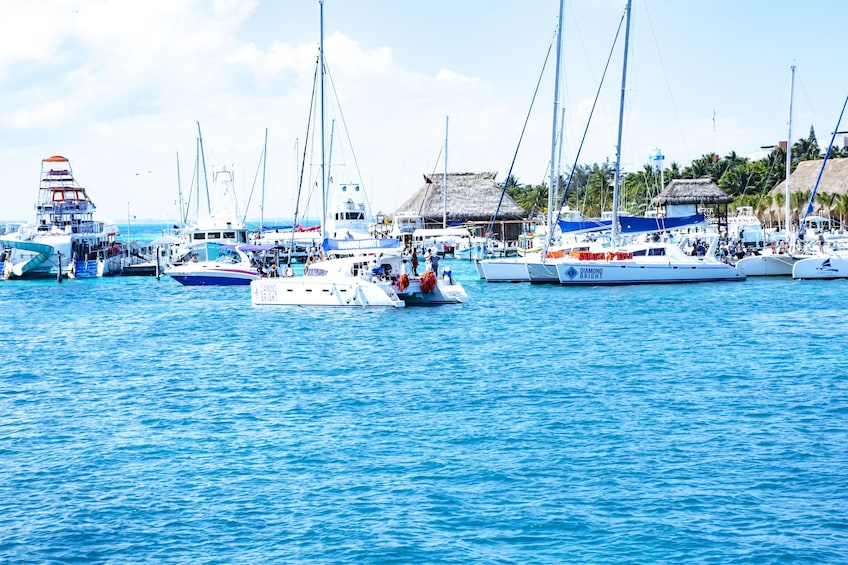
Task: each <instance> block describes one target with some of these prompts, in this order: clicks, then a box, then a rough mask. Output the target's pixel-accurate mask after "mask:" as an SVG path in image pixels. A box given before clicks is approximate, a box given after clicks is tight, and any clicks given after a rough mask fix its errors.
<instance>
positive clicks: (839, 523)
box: [0, 261, 848, 564]
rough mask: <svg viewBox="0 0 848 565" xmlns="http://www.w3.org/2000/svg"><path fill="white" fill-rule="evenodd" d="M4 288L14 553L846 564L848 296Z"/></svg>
mask: <svg viewBox="0 0 848 565" xmlns="http://www.w3.org/2000/svg"><path fill="white" fill-rule="evenodd" d="M450 264H451V266H452V268H453V272H454V277H455V278H457V279H459V280H460V281H461V282H462V283H463V285H464V286H465V288H466V290H467V291H468V294H469V296H470V297H471V302H469V303H468V304H464V305H460V306H449V307H448V306H446V307H438V308H421V309H415V308H407V309H400V310H382V309H381V310H375V311H372V310H361V309H352V310H348V309H320V308H319V309H313V308H282V307H281V308H275V307H254V306H252V305H251V303H250V296H249V289H248V288H245V287H220V288H216V287H182V286H180V285H179V284H178V283H176V282H174V281H172V280H169V279H167V278H163V279H162V280H159V281H157V280H156V279H155V278H143V277H142V278H136V277H126V278H110V279H101V280H79V279H78V280H72V281H65V282H64V283H62V284H58V283H56V282H55V281H41V282H16V281H7V282H4V283H0V337H1V338H2V344H3V346H2V357H0V562H12V563H16V562H23V563H150V562H152V563H522V564H524V563H722V564H724V563H848V517H846V513H845V508H846V507H848V363H846V361H845V351H846V348H845V344H846V338H848V329H846V320H848V299H846V290H848V282H846V281H791V280H788V279H749V280H748V281H746V282H743V283H715V284H709V283H707V284H693V285H667V286H639V287H613V288H562V287H556V286H530V285H527V284H487V283H485V282H483V281H479V280H478V279H476V275H475V273H474V269H473V265H471V264H470V263H467V262H461V261H454V262H451V263H450Z"/></svg>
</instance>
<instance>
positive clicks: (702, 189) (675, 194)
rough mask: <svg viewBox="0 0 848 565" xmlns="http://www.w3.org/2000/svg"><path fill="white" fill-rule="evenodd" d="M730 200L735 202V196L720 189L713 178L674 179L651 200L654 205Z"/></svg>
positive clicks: (724, 201) (718, 202)
mask: <svg viewBox="0 0 848 565" xmlns="http://www.w3.org/2000/svg"><path fill="white" fill-rule="evenodd" d="M730 202H733V197H731V196H729V195H728V194H727V193H726V192H724V191H723V190H722V189H720V188H719V187H718V185H717V184H716V183H714V182H713V181H712V179H674V180H673V181H671V182H670V183H668V186H667V187H665V190H663V191H662V192H660V193H659V194H658V195H656V196H655V197H654V198H653V199H652V200H651V203H652V204H653V205H654V206H675V205H683V204H695V205H701V206H705V205H715V204H728V203H730Z"/></svg>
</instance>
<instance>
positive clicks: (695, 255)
mask: <svg viewBox="0 0 848 565" xmlns="http://www.w3.org/2000/svg"><path fill="white" fill-rule="evenodd" d="M630 6H631V0H627V7H626V9H625V10H626V12H625V16H626V27H625V35H624V64H623V65H622V73H621V98H620V105H619V113H618V143H617V145H616V158H615V179H614V184H613V203H612V223H611V226H610V229H611V231H610V239H611V246H610V247H609V248H608V249H607V250H605V251H603V252H598V251H579V252H576V253H573V254H569V255H568V256H566V257H564V258H563V259H562V260H560V261H558V262H557V263H556V267H557V276H558V277H559V282H560V284H562V285H567V286H587V285H591V286H597V285H624V284H646V283H683V282H706V281H743V280H745V274H744V273H742V272H741V271H739V270H738V269H736V268H735V267H733V266H731V265H728V264H725V263H722V262H721V261H719V260H718V259H717V258H716V256H715V249H716V247H717V243H718V234H711V236H710V237H709V241H708V242H707V243H708V245H704V241H703V240H704V239H706V237H705V236H704V235H701V236H700V238H701V239H700V240H697V241H691V242H689V241H686V240H684V241H680V242H672V241H656V240H655V238H651V237H649V238H642V239H640V240H633V239H631V240H630V241H629V242H628V243H622V242H621V241H620V240H621V233H620V232H621V226H620V225H619V224H620V217H619V183H620V178H621V174H620V173H621V134H622V126H623V121H624V101H625V100H624V96H625V92H626V90H625V89H626V85H627V54H628V49H629V44H630V15H631V11H630ZM690 243H691V244H692V249H693V252H692V254H687V253H685V252H684V250H683V249H684V246H686V247H687V248H688V246H689V244H690Z"/></svg>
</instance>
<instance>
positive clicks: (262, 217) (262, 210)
mask: <svg viewBox="0 0 848 565" xmlns="http://www.w3.org/2000/svg"><path fill="white" fill-rule="evenodd" d="M267 163H268V128H265V146H264V148H263V149H262V204H261V205H260V206H259V235H260V237H261V236H262V231H263V229H264V227H265V166H266V164H267Z"/></svg>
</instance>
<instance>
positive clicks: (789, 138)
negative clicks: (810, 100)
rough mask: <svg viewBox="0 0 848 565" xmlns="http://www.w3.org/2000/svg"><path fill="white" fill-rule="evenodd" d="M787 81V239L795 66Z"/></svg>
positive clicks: (787, 232)
mask: <svg viewBox="0 0 848 565" xmlns="http://www.w3.org/2000/svg"><path fill="white" fill-rule="evenodd" d="M791 70H792V73H791V78H790V80H789V133H788V134H787V138H786V195H785V200H786V201H785V202H784V211H783V212H784V214H785V216H784V218H786V237H787V238H789V174H790V169H791V167H792V99H793V97H794V93H795V65H792V67H791Z"/></svg>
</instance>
